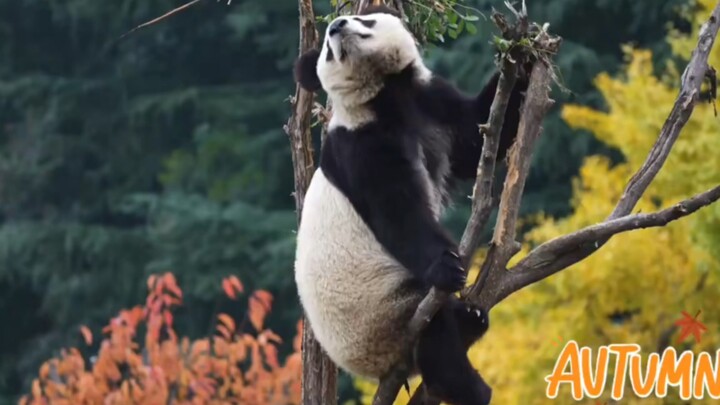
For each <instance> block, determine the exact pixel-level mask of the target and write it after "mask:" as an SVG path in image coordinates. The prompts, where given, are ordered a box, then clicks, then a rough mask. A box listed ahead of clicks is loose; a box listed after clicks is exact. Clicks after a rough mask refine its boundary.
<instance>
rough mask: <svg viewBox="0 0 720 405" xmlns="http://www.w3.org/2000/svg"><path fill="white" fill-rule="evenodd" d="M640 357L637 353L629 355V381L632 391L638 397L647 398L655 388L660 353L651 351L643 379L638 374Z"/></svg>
mask: <svg viewBox="0 0 720 405" xmlns="http://www.w3.org/2000/svg"><path fill="white" fill-rule="evenodd" d="M641 360H642V358H641V357H640V355H639V354H631V355H630V383H631V384H632V387H633V391H635V394H636V395H637V396H639V397H640V398H647V397H649V396H650V394H651V393H652V391H653V389H654V388H655V383H656V382H657V377H658V363H659V362H660V355H659V354H657V353H652V354H650V356H648V364H647V369H646V371H645V381H643V379H642V376H641V375H640V361H641Z"/></svg>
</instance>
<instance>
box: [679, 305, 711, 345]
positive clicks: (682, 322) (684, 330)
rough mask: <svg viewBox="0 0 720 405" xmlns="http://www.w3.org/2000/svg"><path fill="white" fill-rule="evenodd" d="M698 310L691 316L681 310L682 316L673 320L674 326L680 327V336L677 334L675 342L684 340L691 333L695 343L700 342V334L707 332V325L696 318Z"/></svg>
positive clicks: (698, 314)
mask: <svg viewBox="0 0 720 405" xmlns="http://www.w3.org/2000/svg"><path fill="white" fill-rule="evenodd" d="M700 312H701V311H698V313H697V314H695V316H694V317H693V316H691V315H690V314H688V313H687V312H685V311H682V316H683V317H682V318H680V319H678V320H677V321H675V326H678V327H679V328H680V336H678V339H677V343H681V342H682V341H684V340H685V339H686V338H687V337H688V336H689V335H693V338H695V343H700V336H701V335H702V334H703V333H705V332H707V327H706V326H705V325H704V324H703V323H702V322H700V321H699V320H698V319H697V318H698V316H700Z"/></svg>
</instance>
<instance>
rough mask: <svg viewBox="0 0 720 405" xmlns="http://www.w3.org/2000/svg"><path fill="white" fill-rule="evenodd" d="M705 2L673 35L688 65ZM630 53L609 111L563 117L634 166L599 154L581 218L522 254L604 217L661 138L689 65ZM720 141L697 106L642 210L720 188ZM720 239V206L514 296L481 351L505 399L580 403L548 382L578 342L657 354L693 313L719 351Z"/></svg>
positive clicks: (709, 1)
mask: <svg viewBox="0 0 720 405" xmlns="http://www.w3.org/2000/svg"><path fill="white" fill-rule="evenodd" d="M699 5H700V7H699V10H697V12H696V13H695V14H692V15H690V16H689V18H690V20H691V21H692V22H693V25H694V29H693V33H692V34H691V35H682V34H680V33H678V32H677V31H673V32H671V34H670V36H669V38H668V41H669V42H670V44H671V45H672V49H673V51H674V52H676V54H677V55H678V56H680V57H683V58H685V59H687V58H688V57H689V56H690V51H691V50H692V49H693V47H694V46H695V41H696V38H697V31H698V27H699V24H700V23H701V22H703V21H705V20H706V19H707V17H708V15H709V12H710V10H711V9H712V7H714V6H715V0H699ZM624 51H625V53H626V56H627V64H626V66H625V67H624V70H623V72H622V74H621V75H620V77H619V78H614V77H611V76H610V75H608V74H605V73H603V74H600V75H599V76H598V77H597V78H596V79H595V85H596V86H597V88H598V90H599V91H600V92H601V94H602V95H603V97H604V98H605V101H606V103H607V110H606V111H607V112H603V111H598V110H594V109H591V108H588V107H583V106H578V105H567V106H565V107H564V109H563V119H564V120H565V121H566V122H567V123H568V124H569V125H570V126H571V127H572V128H577V129H585V130H589V131H590V132H592V133H593V134H594V135H595V136H596V137H597V138H598V139H599V140H601V141H602V142H604V143H606V144H608V145H612V146H614V147H615V148H617V149H618V150H619V151H620V152H622V154H623V155H624V157H625V161H624V162H622V163H620V164H616V165H614V166H613V165H611V163H610V161H609V160H608V159H606V158H604V157H599V156H592V157H589V158H587V159H586V161H585V162H584V165H583V167H582V169H581V171H580V175H579V178H578V179H576V181H575V182H574V185H573V187H574V192H573V200H572V206H573V213H572V215H570V216H569V217H567V218H563V219H560V220H553V219H551V218H541V220H540V222H539V225H537V226H536V227H535V228H534V229H533V230H532V231H531V232H529V233H528V234H527V235H526V244H525V247H524V249H523V250H522V252H521V253H520V256H522V255H525V254H527V252H528V251H529V247H530V246H533V245H536V244H538V243H542V242H544V241H547V240H548V239H551V238H554V237H557V236H560V235H563V234H566V233H568V232H572V231H574V230H577V229H579V228H581V227H584V226H587V225H591V224H593V223H597V222H598V221H601V220H603V218H605V217H606V216H607V215H608V214H609V213H610V212H611V210H612V208H613V207H614V205H615V203H616V202H617V201H618V199H619V198H620V196H621V195H622V192H623V188H624V186H625V184H626V183H627V181H628V179H629V178H630V176H631V175H632V173H634V171H635V170H637V169H638V168H639V167H640V165H641V164H642V162H643V161H644V160H645V157H646V156H647V153H648V151H649V150H650V148H651V147H652V145H653V143H654V142H655V140H656V139H657V136H658V134H659V133H660V130H661V127H662V125H663V123H664V121H665V119H666V117H667V115H668V113H669V112H670V110H671V108H672V105H673V102H674V100H675V97H676V96H677V93H678V87H677V86H678V84H679V73H678V70H681V69H678V68H677V67H675V66H673V65H672V64H669V65H668V68H667V70H666V71H665V72H664V74H663V75H662V76H661V77H658V76H656V75H655V74H654V73H653V67H652V54H651V52H650V51H647V50H638V49H631V48H629V47H625V48H624ZM710 63H711V65H714V66H720V51H718V49H715V50H713V52H712V54H711V57H710ZM719 134H720V120H718V119H717V118H715V117H714V115H713V108H712V106H710V105H708V104H706V103H702V104H699V105H697V107H696V108H695V112H694V114H693V116H692V118H691V119H690V121H689V122H688V125H687V126H686V127H685V129H684V130H683V131H682V133H681V135H680V137H679V139H678V141H677V143H676V145H675V147H674V149H673V151H672V153H671V155H670V157H669V159H668V161H667V163H666V164H665V167H664V168H663V169H662V170H661V172H660V173H659V175H658V177H657V179H656V180H655V182H654V183H653V184H652V186H651V187H650V189H649V190H648V193H647V194H646V196H645V197H644V198H643V199H642V200H641V201H640V203H639V204H638V206H637V207H636V210H635V212H649V211H655V210H657V209H658V208H662V207H667V206H669V205H671V204H673V203H675V202H677V201H679V200H681V199H684V198H687V197H689V196H691V195H693V194H695V193H698V192H701V191H705V190H706V189H708V188H710V187H713V186H715V185H717V184H720V157H719V156H718V154H717V151H718V150H720V136H719ZM547 136H551V134H548V135H547ZM719 235H720V207H719V206H718V205H715V206H712V207H709V208H706V209H704V210H703V211H701V212H700V213H698V214H696V215H694V216H692V217H690V218H685V219H683V220H680V221H676V222H673V223H671V224H670V225H669V226H667V227H664V228H655V229H647V230H640V231H633V232H629V233H624V234H621V235H617V236H615V237H613V238H612V239H611V240H610V241H609V242H608V243H607V245H605V246H604V247H603V248H602V249H600V250H599V251H598V252H596V253H595V254H593V255H592V256H590V257H589V258H588V259H587V260H585V261H583V262H581V263H578V264H576V265H574V266H572V268H570V269H568V270H566V271H563V272H560V273H559V274H557V275H555V276H552V277H550V278H549V279H547V280H544V281H542V282H540V283H537V284H535V285H533V286H531V287H529V288H526V289H524V290H522V291H520V292H518V293H516V294H514V295H512V296H511V297H509V298H508V299H507V300H505V301H504V302H503V303H502V304H501V305H499V306H498V307H496V308H495V309H494V310H493V312H492V314H491V327H490V330H489V332H488V333H487V335H486V336H485V337H484V338H483V339H482V341H481V342H479V343H478V344H476V345H475V346H474V347H473V348H471V350H470V354H469V355H470V357H471V359H472V361H473V364H474V365H475V366H476V367H477V368H478V369H479V370H481V371H482V374H483V376H484V377H485V378H486V379H487V380H488V382H489V383H490V385H491V386H492V387H493V403H495V404H509V405H514V404H523V405H534V404H565V403H567V404H571V403H572V404H574V403H576V402H575V401H574V400H573V399H572V397H571V396H570V393H569V390H568V388H567V387H564V388H562V389H561V390H560V395H559V396H558V397H557V398H556V399H554V400H550V399H548V398H547V397H546V395H545V389H546V383H545V380H544V378H545V377H546V376H547V375H548V374H550V373H551V372H552V369H553V366H554V364H555V361H556V359H557V356H558V354H559V353H560V351H561V350H562V348H563V346H564V344H565V343H566V342H567V341H568V340H571V339H572V340H576V341H577V342H578V343H579V344H580V345H581V346H589V347H592V348H595V349H596V348H597V347H599V346H601V345H607V344H611V343H637V344H640V345H641V347H642V348H643V355H644V358H646V357H647V355H648V354H649V353H650V352H651V351H654V350H657V348H658V347H659V346H662V345H663V344H670V345H674V346H676V338H677V336H678V332H677V331H675V332H673V333H671V334H669V338H668V336H666V335H668V332H672V325H673V323H674V322H675V321H676V320H678V319H679V318H680V317H681V311H683V310H685V311H687V312H689V313H692V314H694V313H696V312H697V311H698V310H702V311H703V312H702V314H703V315H702V316H701V320H702V321H703V322H704V323H705V325H707V327H708V330H709V332H708V333H706V334H705V335H704V336H703V339H702V341H701V343H700V344H688V345H689V346H690V347H689V348H690V349H691V350H693V351H695V352H699V351H710V352H712V353H714V352H715V350H717V349H718V348H719V347H720V316H718V314H719V313H720V301H718V300H717V297H718V296H720V278H719V276H720V264H719V263H718V261H717V260H716V259H715V258H717V257H720V236H719ZM516 259H517V257H516ZM677 348H678V349H680V350H682V349H684V348H686V347H685V346H677ZM613 364H614V363H612V362H611V366H610V368H609V370H610V375H609V377H608V380H609V381H612V373H613V371H612V370H614V368H613V367H614V365H613ZM357 385H358V387H359V388H360V389H361V390H362V391H363V392H364V393H365V394H366V395H365V397H364V400H363V403H364V404H369V403H370V402H371V401H370V399H371V398H372V393H373V392H374V390H375V387H376V385H374V384H371V383H368V382H358V383H357ZM608 387H609V383H608ZM605 392H606V393H609V388H608V389H606V390H605ZM607 395H609V394H607ZM625 395H626V397H625V399H623V400H622V401H621V402H622V403H623V404H635V403H638V404H675V403H677V404H679V403H683V402H682V401H680V400H679V399H678V394H677V389H672V388H671V389H670V391H669V394H668V396H667V397H666V398H664V399H657V398H654V396H651V397H650V398H648V399H642V400H641V399H638V398H634V397H633V394H632V390H631V389H626V390H625ZM401 396H402V398H400V397H399V398H398V400H397V401H396V402H395V403H396V404H398V405H399V404H405V403H407V399H406V396H405V395H404V394H401ZM603 400H607V396H606V397H604V399H603ZM581 403H589V404H590V403H592V404H594V403H597V402H596V401H595V400H591V399H586V400H585V401H583V402H581ZM601 403H602V401H601ZM693 403H694V404H695V403H698V404H700V403H708V404H709V403H715V402H714V401H713V400H711V399H707V400H705V401H696V400H694V401H693Z"/></svg>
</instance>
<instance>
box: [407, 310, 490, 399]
mask: <svg viewBox="0 0 720 405" xmlns="http://www.w3.org/2000/svg"><path fill="white" fill-rule="evenodd" d="M458 309H460V307H456V306H455V305H454V304H453V303H452V302H451V303H450V304H448V305H445V306H444V307H443V308H442V309H441V310H440V311H438V313H437V314H436V315H435V317H433V320H432V321H431V322H430V324H429V325H428V327H427V328H426V329H425V330H423V332H422V334H421V335H420V340H419V342H418V346H417V352H416V359H417V365H418V368H419V369H420V374H421V375H422V379H423V382H424V385H425V386H426V387H427V390H428V392H429V393H430V395H432V396H433V397H436V398H438V399H440V400H442V401H443V402H446V403H449V404H452V405H487V404H489V403H490V398H491V396H492V390H491V388H490V387H489V386H488V385H487V383H485V381H484V380H483V379H482V377H481V376H480V375H479V374H478V373H477V371H475V369H474V368H473V367H472V365H471V364H470V361H469V360H468V358H467V349H468V346H467V341H468V340H469V336H463V334H469V333H470V332H471V330H469V329H466V328H465V327H462V328H461V327H460V323H459V322H458V319H456V318H457V316H458V315H461V314H459V313H456V312H457V310H458ZM462 310H463V311H465V312H467V310H466V309H465V308H462ZM462 315H463V316H467V315H465V314H462ZM474 340H475V339H473V341H474Z"/></svg>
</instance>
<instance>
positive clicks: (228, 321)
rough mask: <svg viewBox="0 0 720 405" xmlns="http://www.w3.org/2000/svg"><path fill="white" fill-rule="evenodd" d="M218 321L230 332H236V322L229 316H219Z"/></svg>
mask: <svg viewBox="0 0 720 405" xmlns="http://www.w3.org/2000/svg"><path fill="white" fill-rule="evenodd" d="M218 320H219V321H220V323H222V324H223V325H224V326H225V327H226V328H227V329H228V330H229V331H231V332H233V333H234V332H235V321H234V320H233V319H232V317H231V316H230V315H228V314H219V315H218Z"/></svg>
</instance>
